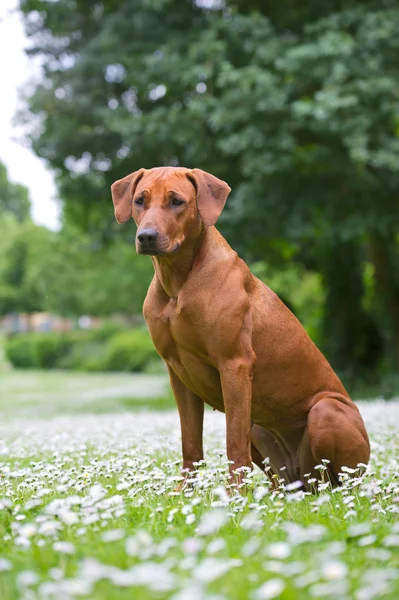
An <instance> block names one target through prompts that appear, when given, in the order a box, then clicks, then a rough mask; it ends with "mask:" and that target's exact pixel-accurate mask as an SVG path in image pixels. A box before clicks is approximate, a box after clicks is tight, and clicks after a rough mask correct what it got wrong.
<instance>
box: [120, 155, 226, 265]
mask: <svg viewBox="0 0 399 600" xmlns="http://www.w3.org/2000/svg"><path fill="white" fill-rule="evenodd" d="M111 191H112V200H113V203H114V208H115V217H116V220H117V221H118V223H125V222H126V221H128V220H129V219H130V218H131V217H133V219H134V220H135V222H136V225H137V235H136V248H137V252H138V253H139V254H151V255H152V256H156V255H168V254H174V253H175V252H177V251H178V250H179V249H180V248H181V246H182V245H183V243H184V241H185V240H187V239H193V237H194V236H196V235H198V234H199V232H200V230H201V227H202V226H204V225H205V226H211V225H214V224H215V223H216V221H217V219H218V217H219V215H220V213H221V212H222V210H223V207H224V205H225V202H226V199H227V196H228V195H229V193H230V188H229V186H228V185H227V183H225V182H224V181H221V180H220V179H218V178H217V177H214V176H213V175H210V174H209V173H206V172H205V171H201V169H184V168H177V167H176V168H175V167H157V168H155V169H149V170H147V169H140V170H139V171H136V172H135V173H131V174H130V175H128V176H127V177H124V178H123V179H120V180H119V181H116V182H115V183H114V184H113V185H112V186H111Z"/></svg>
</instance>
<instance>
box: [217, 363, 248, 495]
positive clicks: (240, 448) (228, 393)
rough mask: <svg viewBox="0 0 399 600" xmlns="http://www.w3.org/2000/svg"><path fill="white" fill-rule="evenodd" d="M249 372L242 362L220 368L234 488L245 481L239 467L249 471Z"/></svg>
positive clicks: (227, 442) (228, 454)
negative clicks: (246, 468) (247, 468)
mask: <svg viewBox="0 0 399 600" xmlns="http://www.w3.org/2000/svg"><path fill="white" fill-rule="evenodd" d="M252 372H253V365H252V363H251V362H250V361H249V360H245V359H237V360H230V361H228V362H227V363H225V364H224V365H223V367H222V368H221V369H220V379H221V384H222V392H223V399H224V409H225V413H226V446H227V458H228V459H229V461H231V462H230V479H231V482H232V483H235V484H236V485H240V484H241V483H242V480H243V479H244V478H245V472H244V470H242V467H249V468H252V458H251V433H250V431H251V399H252ZM240 469H241V471H240ZM237 470H238V472H237Z"/></svg>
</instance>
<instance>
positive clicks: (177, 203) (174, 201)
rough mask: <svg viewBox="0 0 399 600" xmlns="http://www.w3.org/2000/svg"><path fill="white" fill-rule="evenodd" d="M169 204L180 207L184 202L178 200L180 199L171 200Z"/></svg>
mask: <svg viewBox="0 0 399 600" xmlns="http://www.w3.org/2000/svg"><path fill="white" fill-rule="evenodd" d="M170 203H171V205H172V206H181V205H182V204H184V200H180V198H172V200H171V201H170Z"/></svg>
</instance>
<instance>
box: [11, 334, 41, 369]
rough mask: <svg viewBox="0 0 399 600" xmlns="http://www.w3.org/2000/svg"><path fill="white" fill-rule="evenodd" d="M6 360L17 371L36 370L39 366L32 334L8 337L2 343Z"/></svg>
mask: <svg viewBox="0 0 399 600" xmlns="http://www.w3.org/2000/svg"><path fill="white" fill-rule="evenodd" d="M4 352H5V355H6V357H7V360H8V361H9V362H10V363H11V364H12V365H13V366H14V367H17V368H19V369H37V368H38V367H39V364H38V362H37V356H36V351H35V340H34V338H33V335H32V334H29V333H26V334H19V335H14V336H12V337H8V338H6V340H5V343H4Z"/></svg>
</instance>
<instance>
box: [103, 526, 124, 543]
mask: <svg viewBox="0 0 399 600" xmlns="http://www.w3.org/2000/svg"><path fill="white" fill-rule="evenodd" d="M124 535H125V532H124V530H123V529H109V530H108V531H104V533H103V534H102V536H101V539H102V541H103V542H117V541H118V540H121V539H122V538H123V537H124Z"/></svg>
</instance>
